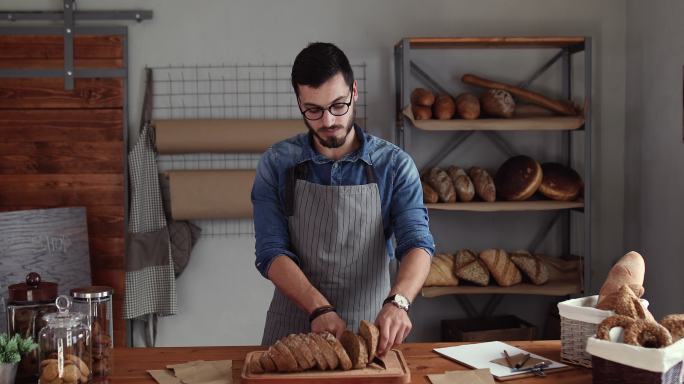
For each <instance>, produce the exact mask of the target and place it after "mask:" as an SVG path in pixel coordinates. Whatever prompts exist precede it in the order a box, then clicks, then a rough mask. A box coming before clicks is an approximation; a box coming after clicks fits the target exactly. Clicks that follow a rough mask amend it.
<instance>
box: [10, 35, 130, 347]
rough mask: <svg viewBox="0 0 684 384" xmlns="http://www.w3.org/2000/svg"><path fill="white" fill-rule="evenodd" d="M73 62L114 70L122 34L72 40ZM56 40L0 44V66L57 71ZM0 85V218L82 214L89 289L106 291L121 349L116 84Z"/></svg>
mask: <svg viewBox="0 0 684 384" xmlns="http://www.w3.org/2000/svg"><path fill="white" fill-rule="evenodd" d="M74 49H75V63H76V66H77V67H83V68H121V67H123V56H124V55H123V50H124V46H123V38H122V37H121V36H78V35H77V36H76V38H75V47H74ZM63 57H64V53H63V39H62V36H17V35H8V36H0V68H24V69H26V68H31V69H55V68H61V67H62V66H63ZM74 85H75V89H74V90H73V91H65V90H64V81H63V79H61V78H34V79H18V78H0V137H2V140H1V141H0V211H10V210H19V209H33V208H50V207H61V206H85V207H86V209H87V213H88V217H87V220H88V241H89V247H90V264H91V278H92V282H93V284H96V285H108V286H111V287H113V288H114V292H115V293H114V317H115V321H114V334H115V344H116V345H117V346H122V345H124V344H125V335H126V332H125V331H126V325H125V321H124V320H123V311H122V308H123V294H124V279H125V271H124V264H125V262H124V260H125V238H126V228H125V224H124V223H125V207H124V204H125V190H124V161H125V160H124V148H125V146H126V143H124V141H123V133H124V126H125V125H124V118H125V117H124V111H123V109H124V92H125V89H124V80H123V79H114V78H98V79H76V80H75V84H74Z"/></svg>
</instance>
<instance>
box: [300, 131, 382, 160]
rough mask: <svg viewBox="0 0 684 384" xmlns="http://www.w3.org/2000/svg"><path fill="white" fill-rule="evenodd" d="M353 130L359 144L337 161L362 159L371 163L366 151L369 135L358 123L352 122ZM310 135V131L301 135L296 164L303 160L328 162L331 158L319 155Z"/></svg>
mask: <svg viewBox="0 0 684 384" xmlns="http://www.w3.org/2000/svg"><path fill="white" fill-rule="evenodd" d="M354 132H355V133H356V138H357V139H358V140H359V141H360V143H361V146H360V147H359V148H357V149H356V150H355V151H354V152H352V153H348V154H346V155H345V156H344V157H342V158H341V159H340V160H339V161H349V162H354V161H357V160H359V159H360V160H363V161H364V162H366V163H367V164H369V165H372V163H371V159H370V154H369V152H368V150H369V141H370V138H371V137H370V136H369V135H367V134H366V133H365V132H364V131H363V129H361V127H359V126H358V125H356V124H354ZM312 140H313V138H312V136H311V133H308V134H305V135H301V141H302V153H301V155H300V156H299V159H298V160H297V164H300V163H303V162H305V161H309V160H311V161H313V162H314V163H316V164H325V163H330V162H332V161H333V160H331V159H328V158H327V157H325V156H323V155H321V154H320V153H318V152H316V150H315V149H314V147H313V145H312Z"/></svg>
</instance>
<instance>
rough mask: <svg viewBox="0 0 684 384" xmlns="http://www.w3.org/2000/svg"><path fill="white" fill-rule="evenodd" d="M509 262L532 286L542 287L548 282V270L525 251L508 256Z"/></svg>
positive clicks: (537, 259) (536, 258)
mask: <svg viewBox="0 0 684 384" xmlns="http://www.w3.org/2000/svg"><path fill="white" fill-rule="evenodd" d="M510 257H511V261H512V262H513V263H514V264H515V266H516V267H518V268H519V269H520V270H521V271H522V272H523V273H524V274H525V275H526V276H527V277H528V278H529V279H530V281H532V284H534V285H542V284H545V283H546V282H547V281H549V269H548V268H547V267H546V264H544V263H543V262H542V261H541V260H540V259H539V258H538V257H535V256H533V255H531V254H530V253H529V252H527V251H515V252H511V254H510Z"/></svg>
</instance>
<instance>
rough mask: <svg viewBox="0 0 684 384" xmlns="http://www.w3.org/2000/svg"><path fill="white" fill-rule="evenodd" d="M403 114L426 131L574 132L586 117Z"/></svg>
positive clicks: (405, 109) (405, 110)
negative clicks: (468, 117) (441, 117)
mask: <svg viewBox="0 0 684 384" xmlns="http://www.w3.org/2000/svg"><path fill="white" fill-rule="evenodd" d="M402 114H403V115H404V116H406V117H408V119H409V120H411V123H412V124H413V125H414V126H415V127H416V128H419V129H422V130H424V131H443V132H448V131H572V130H578V129H580V128H582V127H583V126H584V117H582V116H544V117H525V118H522V117H520V118H515V117H513V118H510V119H503V118H500V119H495V118H489V119H475V120H464V119H451V120H437V119H430V120H415V119H414V118H413V112H412V111H411V107H406V108H404V110H403V111H402Z"/></svg>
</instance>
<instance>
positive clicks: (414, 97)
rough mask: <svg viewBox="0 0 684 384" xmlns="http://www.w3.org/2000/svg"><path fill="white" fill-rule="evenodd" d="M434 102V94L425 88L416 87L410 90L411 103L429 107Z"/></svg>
mask: <svg viewBox="0 0 684 384" xmlns="http://www.w3.org/2000/svg"><path fill="white" fill-rule="evenodd" d="M434 102H435V94H434V93H432V92H430V91H429V90H427V89H425V88H416V89H414V90H413V92H411V104H413V105H422V106H424V107H431V106H432V104H433V103H434Z"/></svg>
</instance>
